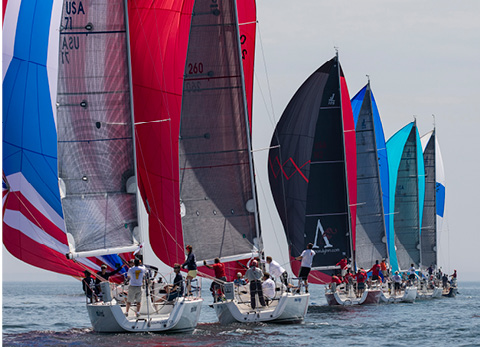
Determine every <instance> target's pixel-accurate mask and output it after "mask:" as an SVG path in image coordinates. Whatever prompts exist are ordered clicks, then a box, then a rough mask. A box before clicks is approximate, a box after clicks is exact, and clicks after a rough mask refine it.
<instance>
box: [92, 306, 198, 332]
mask: <svg viewBox="0 0 480 347" xmlns="http://www.w3.org/2000/svg"><path fill="white" fill-rule="evenodd" d="M202 303H203V299H191V300H190V299H185V298H179V299H178V300H177V301H176V302H175V305H173V304H167V305H162V306H161V308H160V309H159V310H158V312H155V311H154V309H153V306H151V307H150V308H151V310H149V312H145V310H143V307H142V311H141V315H140V316H139V317H138V318H137V317H136V316H135V313H134V310H135V305H132V309H131V311H130V314H129V316H128V317H126V316H125V307H124V306H120V305H118V304H116V301H115V300H113V301H111V302H106V303H104V302H98V303H92V304H87V311H88V316H89V317H90V321H91V322H92V326H93V330H95V331H96V332H103V333H117V332H167V331H168V332H180V331H191V330H193V329H195V327H196V326H197V323H198V318H199V316H200V311H201V308H202ZM150 308H149V309H150Z"/></svg>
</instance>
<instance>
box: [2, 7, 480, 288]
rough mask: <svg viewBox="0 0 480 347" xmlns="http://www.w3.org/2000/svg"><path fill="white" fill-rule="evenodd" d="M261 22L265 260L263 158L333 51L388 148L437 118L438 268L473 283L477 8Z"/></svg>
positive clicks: (269, 10) (280, 251)
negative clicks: (284, 117)
mask: <svg viewBox="0 0 480 347" xmlns="http://www.w3.org/2000/svg"><path fill="white" fill-rule="evenodd" d="M257 17H258V33H257V48H256V77H255V85H254V111H253V118H254V123H253V129H254V135H253V149H254V150H256V152H255V165H256V170H257V172H256V174H257V182H258V192H259V200H260V214H261V219H262V230H263V233H264V235H265V240H264V242H265V246H266V253H267V254H270V255H272V256H273V257H274V259H277V260H278V261H279V262H280V263H282V264H286V263H288V261H287V259H288V258H287V252H286V243H285V237H284V236H283V231H282V227H281V223H280V221H279V219H278V216H276V213H275V206H274V205H273V201H272V200H271V197H269V187H268V179H267V176H266V172H267V171H266V156H267V154H268V151H266V150H262V149H263V148H266V147H268V146H269V144H270V139H271V134H272V133H273V129H274V125H275V123H276V121H278V119H279V118H280V116H281V114H282V112H283V110H284V109H285V107H286V105H287V103H288V102H289V100H290V98H291V97H292V96H293V94H294V93H295V91H296V90H297V89H298V87H300V85H301V84H302V83H303V82H304V81H305V80H306V79H307V78H308V76H310V75H311V74H312V73H313V72H314V71H315V70H316V69H317V68H318V67H320V66H321V65H322V64H323V63H325V62H326V61H328V60H330V59H331V58H332V57H333V56H334V55H335V47H337V49H338V52H339V58H340V63H341V65H342V68H343V71H344V73H345V77H346V80H347V84H348V88H349V92H350V97H353V96H354V95H355V94H356V93H357V92H358V91H359V90H360V89H361V88H362V87H363V86H364V85H365V84H366V83H367V77H366V75H369V76H370V80H371V87H372V91H373V93H374V95H375V99H376V102H377V105H378V108H379V111H380V116H381V118H382V121H383V126H384V132H385V137H386V138H387V139H388V138H389V137H390V136H392V135H393V134H394V133H395V132H396V131H398V130H399V129H400V128H402V127H403V126H404V125H406V124H407V123H409V122H411V121H413V119H414V117H415V119H416V120H417V125H418V128H419V132H420V135H423V134H425V133H427V132H429V131H430V130H432V128H433V117H432V115H435V124H436V132H437V137H438V141H439V144H440V147H441V151H442V155H443V160H444V165H445V175H446V200H447V201H446V212H445V213H446V217H445V221H444V227H443V230H442V232H441V234H440V240H439V242H440V245H439V251H440V255H439V265H440V266H442V267H443V269H444V270H446V271H448V272H450V273H451V272H453V269H457V271H458V272H459V278H460V280H462V279H465V280H467V279H468V280H478V274H479V271H478V270H477V269H476V264H478V263H480V252H478V250H477V247H478V245H480V233H478V232H477V230H476V227H475V225H476V222H475V221H474V219H475V217H476V215H477V214H478V212H477V210H476V205H477V203H476V197H478V196H480V191H479V190H480V187H479V185H478V184H476V183H475V182H476V175H477V173H478V172H479V166H480V161H478V158H479V155H478V153H477V150H478V149H480V137H479V136H478V135H477V132H478V131H479V130H480V127H479V123H480V106H479V103H478V102H477V99H478V98H479V97H480V83H479V81H480V66H479V64H480V2H479V1H477V0H464V1H461V2H452V1H445V0H435V1H433V0H429V1H414V0H402V1H395V0H394V1H384V0H364V1H361V2H360V1H344V0H338V1H323V0H304V1H286V0H258V1H257ZM2 259H3V264H2V268H3V274H2V275H3V281H11V280H18V279H24V280H27V279H28V280H72V279H70V278H68V277H66V276H61V275H57V274H54V273H51V272H47V271H45V270H41V269H38V268H35V267H33V266H30V265H27V264H24V263H23V262H21V261H19V260H17V259H15V258H13V257H12V256H11V255H10V254H9V253H8V251H6V250H5V248H4V247H3V256H2ZM476 276H477V277H476Z"/></svg>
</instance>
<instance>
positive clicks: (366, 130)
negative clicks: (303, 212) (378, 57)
mask: <svg viewBox="0 0 480 347" xmlns="http://www.w3.org/2000/svg"><path fill="white" fill-rule="evenodd" d="M356 139H357V194H358V195H357V198H358V206H357V229H356V249H357V252H356V262H357V267H363V268H365V269H367V268H370V267H371V266H372V264H374V263H375V260H382V258H387V245H386V234H385V219H384V213H383V201H382V188H381V183H380V171H379V166H378V162H379V159H378V154H377V153H378V152H377V141H376V136H375V127H374V118H373V110H372V95H371V90H370V84H367V87H366V90H365V94H364V98H363V103H362V106H361V108H360V112H359V115H358V120H357V126H356Z"/></svg>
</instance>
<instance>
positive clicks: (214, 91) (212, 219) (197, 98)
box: [174, 0, 308, 324]
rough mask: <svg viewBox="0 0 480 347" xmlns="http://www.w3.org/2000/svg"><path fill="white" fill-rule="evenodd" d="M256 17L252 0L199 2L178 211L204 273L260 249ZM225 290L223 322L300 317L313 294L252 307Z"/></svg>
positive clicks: (230, 272)
mask: <svg viewBox="0 0 480 347" xmlns="http://www.w3.org/2000/svg"><path fill="white" fill-rule="evenodd" d="M255 21H256V13H255V2H254V1H243V2H238V3H236V1H233V0H230V1H222V2H219V3H216V4H215V6H212V3H211V2H210V1H196V2H195V4H194V7H193V15H192V22H191V28H192V29H191V31H190V35H189V43H188V49H187V58H186V70H185V81H184V85H183V98H182V107H181V117H180V137H179V151H178V158H179V167H180V178H179V182H180V185H179V187H180V190H179V201H180V202H181V203H180V205H179V207H180V211H179V212H180V213H179V214H178V217H179V218H180V219H181V224H182V226H183V231H184V240H185V242H186V243H188V244H191V245H194V247H195V249H196V253H195V255H196V258H197V264H198V266H199V273H200V275H202V276H206V277H209V276H210V277H211V275H212V271H211V270H209V269H207V268H206V267H204V266H203V264H204V261H205V262H207V263H208V264H212V263H213V261H214V259H215V258H219V259H220V260H221V262H223V263H224V264H225V266H226V277H227V279H230V280H232V281H233V278H234V277H235V275H236V273H237V272H243V271H244V269H245V267H246V265H245V264H246V263H247V262H248V261H249V260H250V259H251V258H252V257H259V256H260V254H261V253H262V250H263V244H262V235H261V231H260V227H259V217H258V207H257V200H256V199H257V198H256V188H255V177H254V166H253V158H252V149H251V97H252V95H251V90H252V85H251V84H252V83H253V65H251V64H249V62H248V60H249V59H253V56H254V39H255ZM194 29H195V30H194ZM252 63H253V60H252ZM195 66H197V67H198V68H197V69H195ZM249 91H250V92H249ZM175 155H176V154H174V156H175ZM225 298H226V301H222V302H215V303H214V304H213V305H212V306H213V308H214V310H215V312H216V314H217V316H218V319H219V321H220V323H221V324H229V323H232V322H266V321H276V322H278V321H284V322H287V321H288V322H290V321H292V322H293V321H300V320H302V319H303V317H304V315H305V313H306V309H307V306H308V295H293V294H287V293H286V292H278V294H277V295H276V297H275V298H274V300H272V302H271V303H270V304H269V305H268V306H266V307H257V308H256V309H252V308H251V306H250V300H249V297H248V300H247V299H246V298H244V295H243V294H242V293H239V292H235V291H234V290H233V283H231V282H229V283H225Z"/></svg>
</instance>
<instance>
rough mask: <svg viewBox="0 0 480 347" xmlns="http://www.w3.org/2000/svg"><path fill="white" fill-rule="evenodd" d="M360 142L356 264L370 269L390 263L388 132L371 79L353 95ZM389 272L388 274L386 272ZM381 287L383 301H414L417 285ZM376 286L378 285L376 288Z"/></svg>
mask: <svg viewBox="0 0 480 347" xmlns="http://www.w3.org/2000/svg"><path fill="white" fill-rule="evenodd" d="M352 110H353V117H354V120H355V125H356V126H355V133H356V140H357V141H356V142H357V201H358V206H357V229H356V245H357V251H356V260H357V267H363V268H365V269H369V268H370V267H371V266H372V265H373V264H375V262H376V261H377V260H378V261H380V260H382V259H384V260H385V261H386V263H387V264H388V259H389V258H388V247H387V239H388V216H389V212H390V209H389V198H388V193H389V175H388V159H387V148H386V143H385V136H384V134H383V127H382V122H381V119H380V114H379V112H378V108H377V104H376V102H375V98H374V96H373V93H372V90H371V87H370V80H369V81H368V83H367V85H366V86H365V87H363V88H362V89H361V90H360V91H359V92H358V93H357V94H356V95H355V96H354V97H353V98H352ZM383 275H384V276H386V275H387V274H383ZM377 287H380V288H381V289H382V291H381V294H380V300H381V301H382V302H401V301H405V302H413V301H414V300H415V296H416V289H415V288H407V289H405V290H403V291H401V292H400V295H397V296H394V295H393V294H392V292H393V288H389V287H388V284H387V283H386V282H385V283H381V284H377ZM376 289H377V290H378V289H379V288H376Z"/></svg>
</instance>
